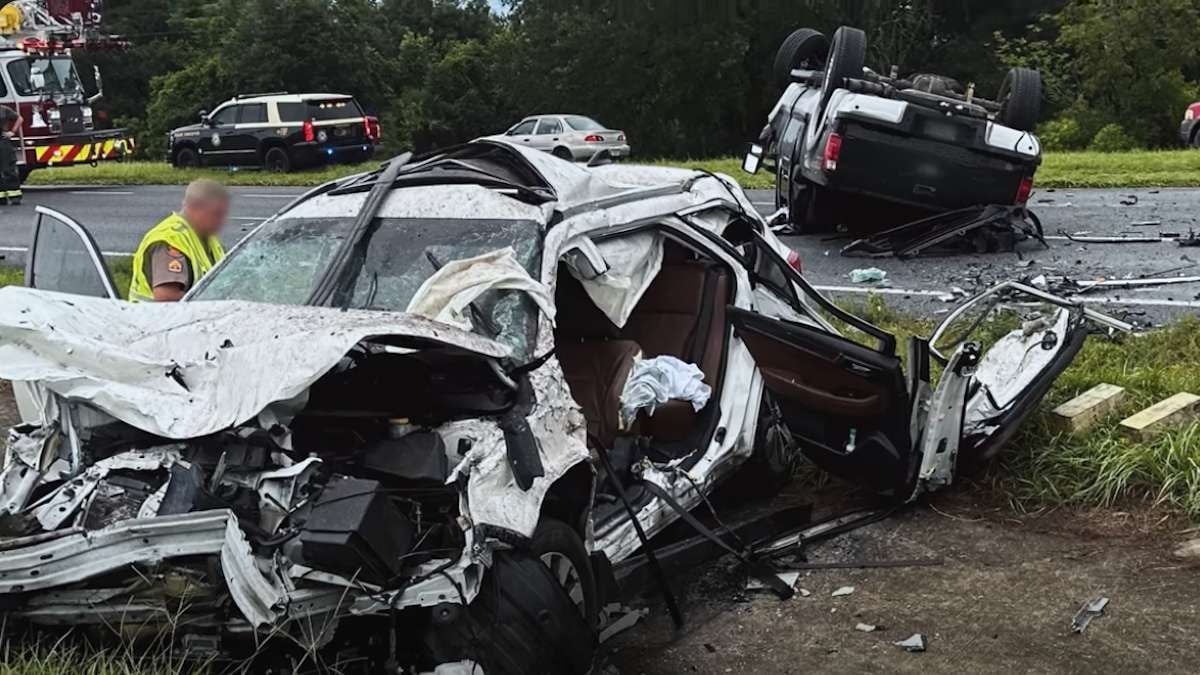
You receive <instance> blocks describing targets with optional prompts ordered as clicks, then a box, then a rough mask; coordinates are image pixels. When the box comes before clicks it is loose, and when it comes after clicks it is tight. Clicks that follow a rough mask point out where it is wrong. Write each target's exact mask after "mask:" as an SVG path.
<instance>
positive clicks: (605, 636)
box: [598, 605, 650, 643]
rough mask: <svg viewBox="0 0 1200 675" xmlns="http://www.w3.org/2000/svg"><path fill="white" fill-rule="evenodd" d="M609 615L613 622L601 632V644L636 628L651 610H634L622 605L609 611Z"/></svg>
mask: <svg viewBox="0 0 1200 675" xmlns="http://www.w3.org/2000/svg"><path fill="white" fill-rule="evenodd" d="M610 607H611V605H610ZM607 614H608V616H609V617H610V619H611V620H610V621H609V623H608V625H607V626H605V627H604V630H602V631H600V636H599V638H598V640H599V641H600V642H601V643H603V642H607V641H608V640H610V639H611V638H612V637H613V636H615V635H617V634H619V633H623V632H625V631H627V630H629V629H630V628H633V627H634V626H636V625H637V624H638V622H640V621H641V620H642V619H644V618H646V617H647V616H649V615H650V610H649V608H642V609H634V608H632V607H625V606H623V605H622V606H618V607H615V608H612V609H611V610H607ZM618 615H619V616H618ZM612 617H616V618H612Z"/></svg>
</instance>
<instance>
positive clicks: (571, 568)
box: [541, 551, 587, 619]
mask: <svg viewBox="0 0 1200 675" xmlns="http://www.w3.org/2000/svg"><path fill="white" fill-rule="evenodd" d="M541 560H542V563H543V564H544V565H545V566H546V567H549V568H550V573H551V574H553V575H554V578H555V579H556V580H557V581H558V585H560V586H562V588H563V590H564V591H566V592H567V595H568V596H570V598H571V602H573V603H575V607H577V608H578V609H579V614H580V615H581V616H583V617H584V618H585V619H586V618H587V608H586V607H585V606H584V598H583V583H582V581H581V580H580V578H579V570H578V569H576V567H575V563H573V562H571V559H570V558H568V557H567V556H565V555H563V554H562V553H558V552H556V551H550V552H548V553H543V554H542V555H541Z"/></svg>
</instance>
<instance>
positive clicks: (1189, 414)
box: [1121, 392, 1200, 441]
mask: <svg viewBox="0 0 1200 675" xmlns="http://www.w3.org/2000/svg"><path fill="white" fill-rule="evenodd" d="M1198 411H1200V396H1196V395H1195V394H1189V393H1186V392H1182V393H1179V394H1175V395H1174V396H1172V397H1171V398H1168V399H1165V400H1162V401H1159V402H1158V403H1155V404H1154V405H1152V406H1150V407H1149V408H1146V409H1145V410H1143V411H1141V412H1139V413H1137V414H1136V415H1133V416H1131V417H1127V418H1125V419H1123V420H1121V432H1122V433H1124V434H1125V435H1126V436H1128V437H1130V438H1133V439H1136V440H1139V441H1149V440H1152V439H1153V438H1154V437H1155V436H1158V435H1159V434H1161V433H1162V432H1163V431H1165V430H1166V429H1167V428H1168V427H1170V426H1172V425H1176V424H1184V423H1186V422H1190V421H1192V420H1194V419H1195V418H1196V414H1197V412H1198Z"/></svg>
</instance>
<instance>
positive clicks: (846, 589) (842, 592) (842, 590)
mask: <svg viewBox="0 0 1200 675" xmlns="http://www.w3.org/2000/svg"><path fill="white" fill-rule="evenodd" d="M853 592H854V587H853V586H842V587H841V588H839V589H837V590H836V591H834V592H833V594H832V597H835V598H839V597H841V596H843V595H850V594H851V593H853Z"/></svg>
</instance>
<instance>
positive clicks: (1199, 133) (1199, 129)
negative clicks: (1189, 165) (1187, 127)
mask: <svg viewBox="0 0 1200 675" xmlns="http://www.w3.org/2000/svg"><path fill="white" fill-rule="evenodd" d="M1188 145H1190V146H1192V147H1193V148H1200V125H1196V127H1195V128H1193V129H1192V140H1191V142H1190V143H1188Z"/></svg>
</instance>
